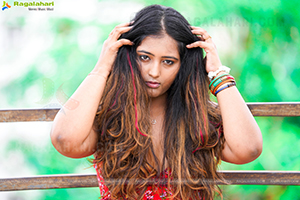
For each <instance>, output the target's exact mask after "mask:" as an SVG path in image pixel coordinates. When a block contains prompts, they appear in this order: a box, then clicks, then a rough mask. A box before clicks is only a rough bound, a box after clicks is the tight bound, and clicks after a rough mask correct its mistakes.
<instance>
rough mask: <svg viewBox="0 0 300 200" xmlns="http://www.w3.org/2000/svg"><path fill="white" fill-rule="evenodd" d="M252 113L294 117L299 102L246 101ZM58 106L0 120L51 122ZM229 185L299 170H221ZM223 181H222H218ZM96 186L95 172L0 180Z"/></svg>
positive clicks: (2, 187) (263, 181)
mask: <svg viewBox="0 0 300 200" xmlns="http://www.w3.org/2000/svg"><path fill="white" fill-rule="evenodd" d="M247 105H248V107H249V108H250V110H251V112H252V114H253V115H254V116H273V117H276V116H277V117H278V116H280V117H297V116H300V103H290V102H281V103H248V104H247ZM58 110H59V109H56V108H48V109H15V110H0V122H25V121H52V120H53V119H54V117H55V115H56V113H57V112H58ZM219 173H223V174H224V177H225V179H226V181H227V182H228V183H229V184H232V185H300V171H222V172H219ZM220 184H223V183H220ZM81 187H98V182H97V177H96V174H91V175H75V174H71V175H47V176H36V177H20V178H5V179H0V191H17V190H36V189H53V188H81Z"/></svg>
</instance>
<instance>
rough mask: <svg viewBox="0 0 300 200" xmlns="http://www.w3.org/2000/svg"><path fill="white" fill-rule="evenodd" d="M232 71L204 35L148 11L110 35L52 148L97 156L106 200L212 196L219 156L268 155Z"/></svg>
mask: <svg viewBox="0 0 300 200" xmlns="http://www.w3.org/2000/svg"><path fill="white" fill-rule="evenodd" d="M203 50H204V51H205V54H206V56H205V59H203ZM228 72H229V71H228V68H226V67H224V66H222V64H221V61H220V59H219V57H218V54H217V50H216V47H215V45H214V43H213V40H212V38H211V37H210V36H209V34H208V33H207V32H206V31H205V30H204V29H202V28H200V27H193V26H190V25H189V24H188V22H187V21H186V19H185V18H184V17H183V16H182V15H181V14H179V13H178V12H177V11H175V10H174V9H172V8H168V7H163V6H159V5H152V6H148V7H146V8H144V9H142V10H141V11H140V12H138V13H137V14H136V16H135V18H134V19H133V21H132V22H131V23H126V24H122V25H119V26H116V27H115V28H114V29H113V31H112V32H111V33H110V35H109V37H108V39H107V40H106V41H105V42H104V45H103V49H102V52H101V55H100V57H99V60H98V62H97V64H96V66H95V68H94V69H93V71H92V72H91V73H90V74H89V75H88V76H87V77H86V78H85V80H84V81H83V82H82V84H81V85H80V86H79V87H78V89H77V90H76V91H75V93H74V94H73V95H72V97H71V98H70V99H69V100H68V102H67V103H66V104H65V105H64V107H63V108H64V110H63V112H62V109H61V110H60V112H58V114H57V115H56V117H55V120H54V123H53V127H52V130H51V140H52V143H53V145H54V147H55V148H56V149H57V150H58V151H59V152H60V153H61V154H63V155H65V156H68V157H72V158H82V157H86V156H90V155H92V154H94V156H95V159H94V160H93V163H94V167H95V168H96V170H97V175H98V180H99V185H100V190H101V191H100V192H101V196H102V199H163V198H169V199H172V198H174V199H213V197H214V193H215V192H219V193H220V191H219V189H218V188H217V187H216V182H217V181H222V177H220V175H219V174H218V173H216V169H217V164H218V163H219V162H220V160H221V159H222V160H224V161H227V162H230V163H235V164H244V163H248V162H251V161H253V160H254V159H256V158H257V157H258V156H259V155H260V153H261V151H262V136H261V132H260V129H259V127H258V126H257V124H256V122H255V120H254V118H253V116H252V114H251V112H250V111H249V109H248V107H247V105H246V104H245V102H244V100H243V98H242V97H241V95H240V94H239V92H238V90H237V88H236V87H235V80H234V78H233V77H232V76H230V75H229V74H228ZM208 75H209V77H208ZM209 90H211V92H212V93H213V94H214V95H215V96H216V97H217V100H218V105H217V104H215V103H212V102H211V101H210V98H209V97H210V94H209ZM74 102H75V103H76V106H74V105H73V104H74ZM75 107H76V108H75Z"/></svg>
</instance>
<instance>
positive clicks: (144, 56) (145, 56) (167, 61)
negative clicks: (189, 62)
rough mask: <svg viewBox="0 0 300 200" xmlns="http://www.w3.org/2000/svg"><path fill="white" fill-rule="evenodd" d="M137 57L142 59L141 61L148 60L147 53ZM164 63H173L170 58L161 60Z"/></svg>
mask: <svg viewBox="0 0 300 200" xmlns="http://www.w3.org/2000/svg"><path fill="white" fill-rule="evenodd" d="M139 58H140V59H141V60H142V61H148V60H149V59H150V58H149V56H147V55H140V56H139ZM163 62H164V63H165V64H166V65H173V64H174V61H172V60H164V61H163Z"/></svg>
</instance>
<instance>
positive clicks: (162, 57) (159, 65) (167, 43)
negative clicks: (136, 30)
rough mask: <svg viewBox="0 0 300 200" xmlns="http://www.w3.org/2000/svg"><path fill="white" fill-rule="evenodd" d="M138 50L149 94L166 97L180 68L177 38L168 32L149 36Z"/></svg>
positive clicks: (140, 68)
mask: <svg viewBox="0 0 300 200" xmlns="http://www.w3.org/2000/svg"><path fill="white" fill-rule="evenodd" d="M136 52H137V55H138V60H139V63H140V64H139V70H140V71H141V74H142V77H143V79H144V81H145V84H146V86H147V90H148V94H149V95H150V97H152V98H157V97H165V96H166V91H167V90H168V89H169V88H170V86H171V84H172V83H173V81H174V79H175V77H176V75H177V73H178V71H179V68H180V55H179V51H178V47H177V42H176V40H174V39H173V38H171V37H170V36H169V35H167V34H163V35H162V36H147V37H146V38H145V39H144V40H143V41H142V42H141V44H140V45H139V46H138V47H137V50H136Z"/></svg>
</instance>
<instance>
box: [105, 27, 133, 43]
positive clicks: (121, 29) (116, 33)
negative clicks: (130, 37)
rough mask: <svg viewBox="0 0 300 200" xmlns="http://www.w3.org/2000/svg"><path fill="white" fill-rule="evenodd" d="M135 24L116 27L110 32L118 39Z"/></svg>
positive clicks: (113, 37) (112, 36)
mask: <svg viewBox="0 0 300 200" xmlns="http://www.w3.org/2000/svg"><path fill="white" fill-rule="evenodd" d="M132 27H133V26H127V27H116V28H114V29H113V30H112V32H111V33H110V34H109V36H110V37H111V38H112V39H115V40H117V39H118V38H119V37H120V36H121V35H122V34H123V33H126V32H128V31H129V30H130V29H131V28H132Z"/></svg>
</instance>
